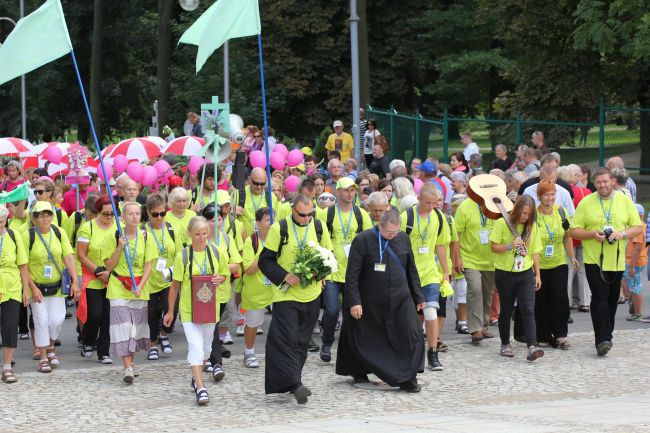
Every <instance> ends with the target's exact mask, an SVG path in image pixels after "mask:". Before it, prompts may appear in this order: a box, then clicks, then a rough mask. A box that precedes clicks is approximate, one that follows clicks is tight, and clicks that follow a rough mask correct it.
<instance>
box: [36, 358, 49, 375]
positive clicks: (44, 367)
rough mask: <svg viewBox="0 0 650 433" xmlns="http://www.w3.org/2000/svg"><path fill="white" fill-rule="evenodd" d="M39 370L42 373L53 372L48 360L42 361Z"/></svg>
mask: <svg viewBox="0 0 650 433" xmlns="http://www.w3.org/2000/svg"><path fill="white" fill-rule="evenodd" d="M37 370H38V371H39V372H40V373H50V372H51V371H52V367H50V363H49V361H48V360H47V359H41V362H39V363H38V368H37Z"/></svg>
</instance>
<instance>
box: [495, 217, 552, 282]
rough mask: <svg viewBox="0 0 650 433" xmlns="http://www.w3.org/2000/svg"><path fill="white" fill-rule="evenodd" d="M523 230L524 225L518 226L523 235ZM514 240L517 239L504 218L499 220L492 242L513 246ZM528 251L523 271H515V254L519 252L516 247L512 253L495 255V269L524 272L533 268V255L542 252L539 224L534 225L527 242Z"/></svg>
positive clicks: (496, 223)
mask: <svg viewBox="0 0 650 433" xmlns="http://www.w3.org/2000/svg"><path fill="white" fill-rule="evenodd" d="M523 230H524V226H523V224H517V232H518V233H522V232H523ZM514 240H515V237H514V236H513V234H512V233H511V232H510V228H508V224H506V221H505V220H504V219H503V218H499V219H498V220H497V221H496V222H495V224H494V228H493V229H492V233H490V242H494V243H495V244H512V243H513V242H514ZM526 250H527V254H526V257H524V264H523V266H522V268H521V270H518V271H514V265H515V253H516V251H517V250H516V248H515V247H514V245H513V247H512V249H511V250H510V251H506V252H505V253H501V254H494V267H495V268H496V269H499V270H501V271H508V272H523V271H527V270H528V269H530V268H531V267H532V266H533V254H540V253H541V252H542V241H541V238H540V235H539V228H538V227H537V224H533V229H532V233H531V235H530V237H529V239H528V241H527V242H526Z"/></svg>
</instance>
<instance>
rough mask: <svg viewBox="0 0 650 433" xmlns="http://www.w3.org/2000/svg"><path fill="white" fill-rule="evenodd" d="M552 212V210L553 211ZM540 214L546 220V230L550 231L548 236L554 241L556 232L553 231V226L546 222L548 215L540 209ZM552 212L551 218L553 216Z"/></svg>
mask: <svg viewBox="0 0 650 433" xmlns="http://www.w3.org/2000/svg"><path fill="white" fill-rule="evenodd" d="M551 212H552V211H551ZM539 214H540V215H541V216H542V219H543V220H544V225H545V226H546V231H547V232H548V237H549V238H551V242H553V238H554V237H555V233H554V232H552V231H551V228H550V227H549V226H548V223H547V222H546V217H545V216H544V213H542V211H541V210H540V212H539ZM552 217H553V216H552V214H551V218H552Z"/></svg>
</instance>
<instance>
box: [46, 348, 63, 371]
mask: <svg viewBox="0 0 650 433" xmlns="http://www.w3.org/2000/svg"><path fill="white" fill-rule="evenodd" d="M47 359H48V361H49V363H50V366H51V367H52V368H56V367H58V366H59V365H61V361H59V358H57V357H56V352H55V351H54V350H48V351H47Z"/></svg>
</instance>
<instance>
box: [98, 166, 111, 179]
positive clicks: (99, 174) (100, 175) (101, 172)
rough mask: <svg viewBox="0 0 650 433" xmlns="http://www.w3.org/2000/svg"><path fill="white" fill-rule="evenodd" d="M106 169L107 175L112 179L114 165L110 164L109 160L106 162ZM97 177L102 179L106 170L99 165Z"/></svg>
mask: <svg viewBox="0 0 650 433" xmlns="http://www.w3.org/2000/svg"><path fill="white" fill-rule="evenodd" d="M104 169H105V170H106V176H107V177H108V178H109V179H110V178H111V177H113V167H112V166H111V165H110V164H108V163H107V162H105V163H104ZM97 177H98V178H100V179H101V180H105V179H104V172H103V171H102V168H101V167H97Z"/></svg>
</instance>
